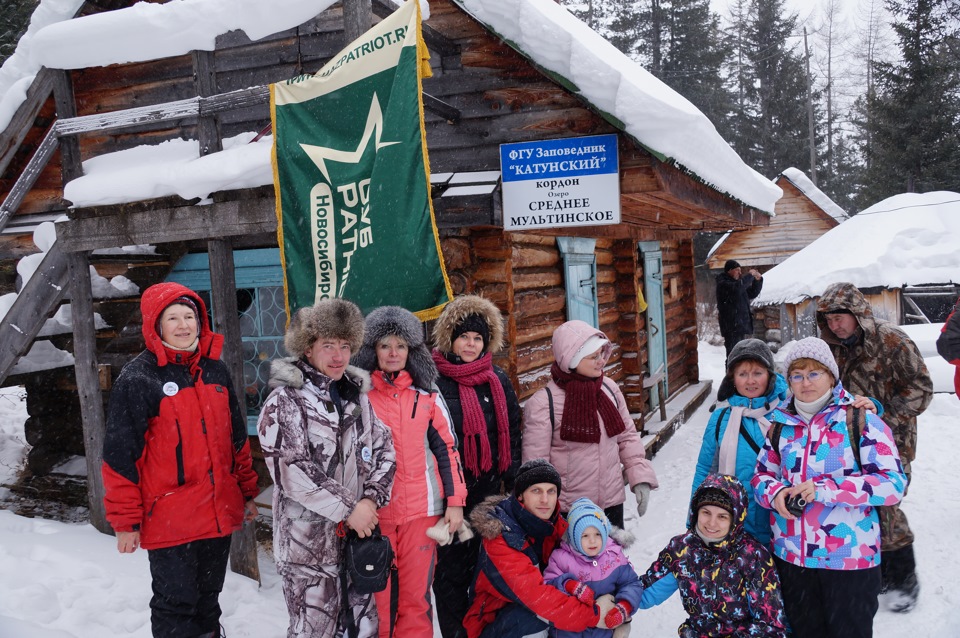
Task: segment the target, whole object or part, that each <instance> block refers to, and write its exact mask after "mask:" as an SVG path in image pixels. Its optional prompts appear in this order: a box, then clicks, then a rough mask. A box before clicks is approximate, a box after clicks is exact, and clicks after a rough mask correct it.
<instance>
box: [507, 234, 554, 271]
mask: <svg viewBox="0 0 960 638" xmlns="http://www.w3.org/2000/svg"><path fill="white" fill-rule="evenodd" d="M551 244H553V247H552V249H546V248H543V247H542V246H537V245H532V246H531V245H524V244H514V246H513V267H514V268H553V267H557V266H558V265H559V264H560V252H559V251H558V250H557V249H556V243H555V240H553V238H551Z"/></svg>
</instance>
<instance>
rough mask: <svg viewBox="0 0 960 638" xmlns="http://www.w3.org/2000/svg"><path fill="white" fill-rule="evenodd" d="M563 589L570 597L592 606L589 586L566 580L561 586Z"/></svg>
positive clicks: (591, 591) (591, 592)
mask: <svg viewBox="0 0 960 638" xmlns="http://www.w3.org/2000/svg"><path fill="white" fill-rule="evenodd" d="M563 589H564V590H565V591H566V592H567V593H568V594H570V595H571V596H573V597H574V598H576V599H577V600H579V601H580V602H582V603H586V604H588V605H592V604H593V595H594V594H593V590H592V589H590V586H589V585H587V584H585V583H581V582H580V581H579V580H575V579H573V578H571V579H570V580H568V581H567V582H565V583H564V584H563Z"/></svg>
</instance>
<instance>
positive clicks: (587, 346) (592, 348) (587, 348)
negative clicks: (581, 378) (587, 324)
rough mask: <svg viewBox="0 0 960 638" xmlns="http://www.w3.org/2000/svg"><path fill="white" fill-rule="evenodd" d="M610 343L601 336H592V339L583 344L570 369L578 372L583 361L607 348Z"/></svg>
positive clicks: (571, 362)
mask: <svg viewBox="0 0 960 638" xmlns="http://www.w3.org/2000/svg"><path fill="white" fill-rule="evenodd" d="M608 343H610V341H609V340H608V339H604V338H603V337H601V336H599V335H592V336H590V338H588V339H587V340H586V341H584V342H583V345H582V346H580V349H579V350H577V354H575V355H573V359H571V360H570V369H571V370H576V369H577V366H578V365H580V362H581V361H583V359H584V357H589V356H590V355H592V354H593V353H594V352H596V351H597V350H599V349H600V348H602V347H604V346H606V345H607V344H608Z"/></svg>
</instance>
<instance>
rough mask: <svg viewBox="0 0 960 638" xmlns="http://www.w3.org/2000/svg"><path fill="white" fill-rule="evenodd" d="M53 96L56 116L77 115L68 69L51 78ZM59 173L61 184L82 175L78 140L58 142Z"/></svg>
mask: <svg viewBox="0 0 960 638" xmlns="http://www.w3.org/2000/svg"><path fill="white" fill-rule="evenodd" d="M53 96H54V100H55V101H56V103H57V117H58V118H65V119H66V118H72V117H76V115H77V104H76V101H75V99H74V96H73V81H72V80H71V78H70V71H56V72H55V73H54V79H53ZM60 173H61V175H62V176H63V184H64V186H66V185H67V184H68V183H69V182H71V181H73V180H75V179H76V178H78V177H80V176H81V175H83V163H82V160H81V159H80V140H78V139H77V138H75V137H74V138H68V139H66V140H62V141H61V142H60Z"/></svg>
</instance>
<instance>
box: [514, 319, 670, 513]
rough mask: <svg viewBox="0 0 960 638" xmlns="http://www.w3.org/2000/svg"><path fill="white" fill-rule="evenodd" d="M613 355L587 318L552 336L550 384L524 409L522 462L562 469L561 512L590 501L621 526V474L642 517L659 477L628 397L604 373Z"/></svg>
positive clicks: (598, 331) (568, 323) (622, 493)
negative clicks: (579, 501)
mask: <svg viewBox="0 0 960 638" xmlns="http://www.w3.org/2000/svg"><path fill="white" fill-rule="evenodd" d="M612 352H613V344H611V343H610V341H609V340H608V339H607V336H606V335H605V334H604V333H603V332H601V331H600V330H598V329H596V328H594V327H593V326H591V325H590V324H588V323H586V322H585V321H580V320H573V321H568V322H566V323H565V324H563V325H561V326H560V327H559V328H557V329H556V330H555V331H554V332H553V357H554V359H555V360H556V361H555V362H554V364H553V367H552V368H551V369H550V377H551V379H550V381H549V383H547V385H546V387H544V388H542V389H540V390H539V391H537V393H536V394H534V395H533V396H532V397H530V399H529V400H528V401H527V403H526V405H525V406H524V409H523V461H524V462H526V461H529V460H530V459H536V458H544V459H547V460H548V461H550V463H551V464H553V466H554V467H556V468H557V471H558V472H560V476H562V477H563V493H562V494H561V495H560V511H561V512H568V511H570V506H571V504H572V503H573V502H574V501H575V500H577V499H578V498H589V499H590V500H591V501H593V502H594V503H596V504H597V505H599V506H600V507H601V508H602V509H603V511H604V513H605V514H606V515H607V518H609V519H610V522H611V523H612V524H613V525H616V526H617V527H623V501H624V500H625V492H624V489H623V484H624V475H626V481H627V483H628V484H629V485H630V489H631V490H633V492H634V494H635V495H636V497H637V513H638V514H639V515H640V516H643V514H644V513H645V512H646V510H647V503H648V501H649V498H650V490H651V489H655V488H656V487H657V477H656V474H654V471H653V466H652V465H651V464H650V461H648V460H647V458H646V450H645V449H644V447H643V441H642V440H641V438H640V433H639V432H637V430H636V426H635V425H634V423H633V419H631V418H630V412H629V411H628V410H627V402H626V400H625V399H624V398H623V393H621V392H620V388H619V387H617V384H616V383H615V382H614V381H612V380H610V379H608V378H607V377H605V376H604V374H603V369H604V366H605V365H606V362H607V359H609V357H610V354H611V353H612Z"/></svg>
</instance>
